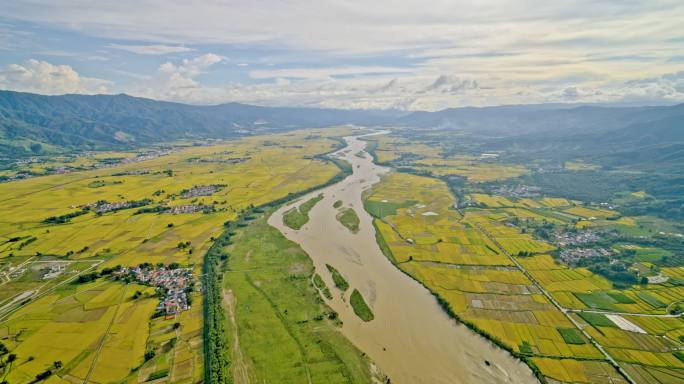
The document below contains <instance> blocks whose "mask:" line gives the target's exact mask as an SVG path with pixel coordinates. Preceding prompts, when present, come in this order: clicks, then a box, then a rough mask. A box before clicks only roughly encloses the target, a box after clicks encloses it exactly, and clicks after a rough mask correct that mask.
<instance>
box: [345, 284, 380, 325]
mask: <svg viewBox="0 0 684 384" xmlns="http://www.w3.org/2000/svg"><path fill="white" fill-rule="evenodd" d="M349 303H350V304H351V306H352V308H353V309H354V313H356V316H358V317H359V318H361V320H363V321H371V320H373V319H374V318H375V316H373V312H372V311H371V309H370V308H369V307H368V304H366V301H365V300H364V299H363V296H361V293H360V292H359V291H358V290H356V289H355V290H354V291H353V292H352V294H351V297H350V298H349Z"/></svg>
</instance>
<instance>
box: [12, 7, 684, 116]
mask: <svg viewBox="0 0 684 384" xmlns="http://www.w3.org/2000/svg"><path fill="white" fill-rule="evenodd" d="M471 3H475V2H464V1H455V0H433V1H431V2H424V1H418V0H394V1H391V0H377V1H373V2H368V1H357V0H347V1H337V0H335V1H333V0H318V1H316V2H311V1H304V0H252V1H221V0H211V1H192V0H186V1H162V0H138V1H132V0H118V1H116V2H109V3H107V4H105V2H93V1H86V0H61V1H60V0H51V1H49V0H22V1H17V2H11V3H9V4H3V7H2V9H0V88H1V89H12V90H18V91H26V92H36V93H43V94H63V93H88V94H92V93H121V92H125V93H128V94H132V95H136V96H142V97H150V98H155V99H162V100H172V101H180V102H187V103H194V104H216V103H222V102H230V101H238V102H246V103H253V104H261V105H298V106H324V107H336V108H398V109H408V110H436V109H441V108H446V107H458V106H465V105H500V104H523V103H544V102H582V103H585V102H600V103H637V104H665V103H677V102H684V2H682V1H670V0H664V1H632V0H629V1H589V0H580V1H575V2H572V3H571V2H539V1H532V0H519V1H503V0H488V1H480V2H476V3H477V4H471Z"/></svg>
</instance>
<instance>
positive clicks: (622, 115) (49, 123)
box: [0, 91, 684, 164]
mask: <svg viewBox="0 0 684 384" xmlns="http://www.w3.org/2000/svg"><path fill="white" fill-rule="evenodd" d="M342 124H355V125H363V126H387V127H397V128H401V127H410V128H413V129H425V130H432V129H457V130H461V131H464V132H467V133H469V134H470V135H473V136H476V137H480V138H483V139H486V140H485V142H486V144H485V146H484V147H483V149H507V148H516V147H520V148H529V149H533V150H542V149H546V150H549V151H559V152H563V151H568V150H572V151H573V153H575V154H576V153H580V154H586V155H591V154H592V153H600V154H601V156H604V157H606V156H607V157H610V158H611V159H612V160H611V161H613V162H615V163H616V164H618V163H620V162H624V161H628V160H630V158H639V159H641V160H648V159H649V158H650V157H653V156H656V157H663V156H665V158H668V159H671V158H673V157H674V158H677V159H679V158H680V157H681V158H682V159H684V149H683V148H684V104H679V105H674V106H652V107H607V106H596V105H581V106H577V105H572V104H541V105H513V106H498V107H482V108H475V107H465V108H450V109H445V110H441V111H437V112H412V113H407V112H400V111H394V110H390V111H377V110H370V111H369V110H340V109H322V108H293V107H262V106H253V105H246V104H239V103H228V104H221V105H215V106H196V105H187V104H180V103H172V102H165V101H156V100H151V99H144V98H138V97H132V96H128V95H124V94H121V95H92V96H90V95H63V96H44V95H37V94H31V93H21V92H13V91H0V156H2V157H5V158H18V157H22V156H26V155H30V154H32V153H40V152H45V153H48V152H60V151H68V150H94V149H104V148H107V149H111V148H118V147H121V148H125V147H133V146H138V145H147V144H152V143H159V142H164V141H170V140H177V139H194V138H231V137H238V136H243V135H251V134H259V133H267V132H277V131H283V130H291V129H297V128H306V127H326V126H333V125H342ZM644 157H645V158H644Z"/></svg>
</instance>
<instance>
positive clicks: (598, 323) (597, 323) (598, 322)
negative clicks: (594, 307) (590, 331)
mask: <svg viewBox="0 0 684 384" xmlns="http://www.w3.org/2000/svg"><path fill="white" fill-rule="evenodd" d="M580 317H581V318H582V319H584V321H586V322H587V323H589V324H591V325H593V326H594V327H612V328H617V325H615V323H613V322H612V321H611V320H610V319H609V318H607V317H606V316H605V315H602V314H600V313H590V312H583V313H580Z"/></svg>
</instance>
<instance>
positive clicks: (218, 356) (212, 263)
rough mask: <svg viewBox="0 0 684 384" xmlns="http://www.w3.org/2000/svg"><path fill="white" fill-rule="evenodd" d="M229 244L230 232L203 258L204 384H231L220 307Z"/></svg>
mask: <svg viewBox="0 0 684 384" xmlns="http://www.w3.org/2000/svg"><path fill="white" fill-rule="evenodd" d="M227 224H229V223H227ZM229 243H230V232H229V231H225V232H224V233H223V234H221V236H220V237H219V238H218V239H217V240H216V241H215V242H214V244H212V246H211V247H210V248H209V250H208V251H207V254H206V255H205V257H204V266H203V269H204V289H205V295H204V352H205V365H204V369H205V370H204V378H205V382H207V383H216V384H223V383H231V382H232V377H231V375H230V371H229V369H228V365H229V361H228V355H227V353H226V352H227V351H228V350H229V349H228V348H229V344H228V343H227V341H226V329H225V328H226V327H225V326H226V319H225V314H224V313H223V309H222V303H221V301H222V297H221V285H222V274H221V270H222V268H223V264H224V263H225V261H226V260H227V259H228V255H227V254H225V253H224V252H223V247H225V246H226V245H228V244H229Z"/></svg>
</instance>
